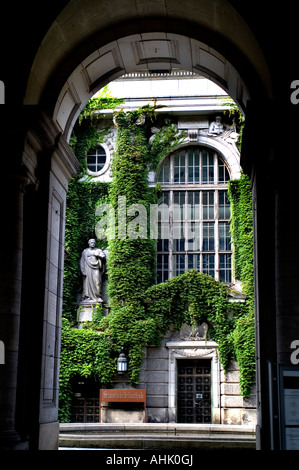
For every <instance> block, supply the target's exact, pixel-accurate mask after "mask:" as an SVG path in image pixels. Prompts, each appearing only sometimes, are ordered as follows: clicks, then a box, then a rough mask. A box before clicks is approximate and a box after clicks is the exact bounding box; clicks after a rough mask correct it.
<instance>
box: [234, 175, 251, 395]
mask: <svg viewBox="0 0 299 470" xmlns="http://www.w3.org/2000/svg"><path fill="white" fill-rule="evenodd" d="M228 194H229V198H230V204H231V235H232V242H233V244H234V247H235V251H234V263H233V266H234V270H235V273H234V274H235V277H236V278H237V279H239V280H240V281H241V282H242V291H243V292H244V294H246V297H247V300H246V305H245V307H246V308H245V311H244V314H243V316H242V317H241V318H239V319H238V320H237V321H236V325H235V328H234V332H233V343H234V349H235V352H236V359H237V361H238V364H239V366H240V386H241V391H242V393H243V394H244V395H245V396H248V395H249V393H250V389H251V384H252V382H253V381H254V377H255V319H254V264H253V226H252V194H251V183H250V179H249V177H248V176H246V175H245V174H243V173H242V174H241V178H240V179H239V180H233V181H230V182H229V188H228Z"/></svg>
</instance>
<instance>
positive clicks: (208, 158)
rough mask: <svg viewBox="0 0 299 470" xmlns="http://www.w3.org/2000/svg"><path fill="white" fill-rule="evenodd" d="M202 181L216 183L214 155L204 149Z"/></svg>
mask: <svg viewBox="0 0 299 470" xmlns="http://www.w3.org/2000/svg"><path fill="white" fill-rule="evenodd" d="M202 182H203V183H214V156H213V154H212V153H211V152H208V150H205V149H203V150H202Z"/></svg>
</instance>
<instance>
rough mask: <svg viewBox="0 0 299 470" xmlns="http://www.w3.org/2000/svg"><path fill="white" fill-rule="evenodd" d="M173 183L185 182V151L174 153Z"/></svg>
mask: <svg viewBox="0 0 299 470" xmlns="http://www.w3.org/2000/svg"><path fill="white" fill-rule="evenodd" d="M173 167H174V168H173V170H174V176H173V182H174V183H185V151H183V152H178V153H175V154H174V165H173Z"/></svg>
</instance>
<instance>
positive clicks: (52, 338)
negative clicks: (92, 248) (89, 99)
mask: <svg viewBox="0 0 299 470" xmlns="http://www.w3.org/2000/svg"><path fill="white" fill-rule="evenodd" d="M23 158H24V161H27V162H28V161H35V171H34V173H35V176H36V178H37V182H38V183H37V185H36V187H35V188H34V189H33V190H32V191H30V192H27V194H26V196H25V200H24V214H25V218H24V263H23V295H22V321H21V341H20V347H21V351H22V354H21V356H20V367H19V384H20V387H19V395H18V398H19V400H18V404H19V413H18V419H19V424H20V428H21V429H22V432H23V433H24V434H28V435H29V436H30V448H31V449H48V450H53V449H54V450H55V449H57V446H58V378H59V357H60V330H61V314H62V312H61V310H62V281H63V266H64V226H65V208H66V194H67V188H68V180H69V179H70V178H71V177H72V176H74V175H75V174H76V171H77V169H78V162H77V160H76V157H75V156H74V154H73V153H72V151H71V149H70V147H69V146H68V144H67V143H66V141H65V140H64V138H63V137H62V136H61V135H60V133H59V132H58V130H57V128H56V126H55V124H54V123H53V121H52V120H51V118H50V117H49V116H47V115H45V114H43V113H41V114H40V116H39V118H38V119H37V121H36V124H35V126H34V127H33V128H32V129H31V130H30V131H29V132H28V133H27V136H26V142H25V151H24V155H23Z"/></svg>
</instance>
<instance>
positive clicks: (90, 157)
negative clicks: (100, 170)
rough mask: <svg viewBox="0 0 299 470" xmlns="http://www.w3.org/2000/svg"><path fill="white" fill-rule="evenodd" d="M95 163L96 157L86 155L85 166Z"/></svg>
mask: <svg viewBox="0 0 299 470" xmlns="http://www.w3.org/2000/svg"><path fill="white" fill-rule="evenodd" d="M96 161H97V157H96V155H87V165H90V164H95V163H96Z"/></svg>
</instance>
